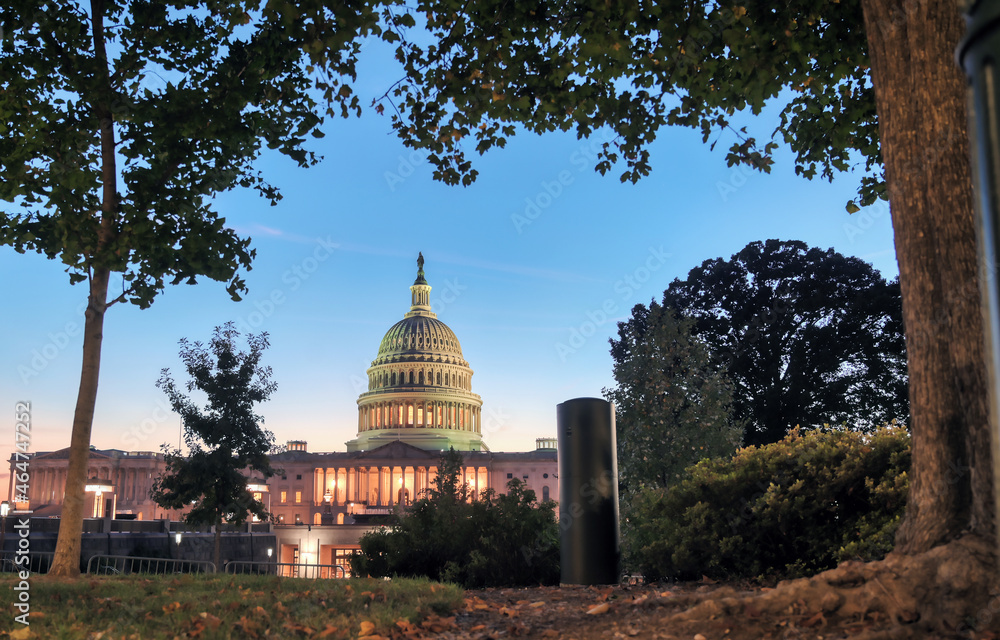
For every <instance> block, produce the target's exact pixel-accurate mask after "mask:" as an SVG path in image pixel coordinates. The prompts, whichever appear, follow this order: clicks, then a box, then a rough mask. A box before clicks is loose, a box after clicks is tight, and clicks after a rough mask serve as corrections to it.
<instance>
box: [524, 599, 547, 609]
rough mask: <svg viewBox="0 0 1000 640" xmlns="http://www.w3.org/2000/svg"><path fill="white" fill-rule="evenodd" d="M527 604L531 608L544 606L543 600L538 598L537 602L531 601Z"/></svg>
mask: <svg viewBox="0 0 1000 640" xmlns="http://www.w3.org/2000/svg"><path fill="white" fill-rule="evenodd" d="M528 606H529V607H531V608H532V609H537V608H538V607H544V606H545V601H544V600H539V601H538V602H532V603H531V604H529V605H528Z"/></svg>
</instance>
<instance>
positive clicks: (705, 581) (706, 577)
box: [701, 576, 716, 584]
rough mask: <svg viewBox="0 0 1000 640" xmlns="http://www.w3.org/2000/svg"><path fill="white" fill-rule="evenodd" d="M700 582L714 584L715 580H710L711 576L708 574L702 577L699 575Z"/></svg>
mask: <svg viewBox="0 0 1000 640" xmlns="http://www.w3.org/2000/svg"><path fill="white" fill-rule="evenodd" d="M701 583H702V584H716V581H715V580H712V579H711V578H709V577H708V576H702V577H701Z"/></svg>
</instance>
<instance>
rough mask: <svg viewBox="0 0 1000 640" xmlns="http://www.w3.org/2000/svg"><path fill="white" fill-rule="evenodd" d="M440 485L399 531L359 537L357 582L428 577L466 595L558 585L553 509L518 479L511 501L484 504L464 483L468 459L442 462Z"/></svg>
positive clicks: (491, 494)
mask: <svg viewBox="0 0 1000 640" xmlns="http://www.w3.org/2000/svg"><path fill="white" fill-rule="evenodd" d="M439 469H440V472H439V474H438V479H437V481H436V483H435V484H436V486H435V488H434V489H433V490H431V491H430V492H429V495H428V496H427V497H424V498H421V499H419V500H417V501H416V502H414V504H413V506H412V507H411V509H410V510H409V511H408V512H406V513H404V514H402V515H400V516H399V518H398V520H397V521H396V523H395V524H393V525H392V526H391V527H388V528H380V529H376V530H375V531H372V532H370V533H367V534H365V535H364V536H362V537H361V541H360V546H361V550H360V552H358V553H355V554H353V555H352V556H351V571H352V572H353V573H354V575H360V576H364V575H369V576H372V577H385V576H423V577H427V578H430V579H432V580H444V581H448V582H455V583H458V584H461V585H462V586H464V587H467V588H473V587H497V586H521V585H538V584H555V583H557V582H558V580H559V547H558V538H559V530H558V526H557V524H556V519H555V503H554V502H551V501H549V502H543V503H541V504H539V503H538V502H537V501H536V500H535V492H534V491H532V490H530V489H526V488H525V487H524V485H523V484H522V483H521V481H520V480H517V479H514V480H511V481H510V482H509V483H508V484H507V494H506V495H500V494H497V493H496V492H495V491H493V490H492V489H487V490H486V491H483V492H482V494H481V495H480V497H479V499H478V500H469V499H468V497H469V496H468V489H467V488H466V487H465V486H461V485H459V484H458V478H459V477H460V474H461V469H462V458H461V456H460V455H459V454H458V453H456V452H455V451H454V450H452V451H450V452H449V453H447V454H445V456H443V457H442V460H441V464H440V466H439Z"/></svg>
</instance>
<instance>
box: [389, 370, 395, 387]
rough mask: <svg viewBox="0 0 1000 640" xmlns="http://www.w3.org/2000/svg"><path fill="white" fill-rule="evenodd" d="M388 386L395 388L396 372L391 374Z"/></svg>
mask: <svg viewBox="0 0 1000 640" xmlns="http://www.w3.org/2000/svg"><path fill="white" fill-rule="evenodd" d="M390 384H391V385H392V386H396V372H395V371H393V372H392V382H391V383H390Z"/></svg>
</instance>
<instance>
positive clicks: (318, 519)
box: [313, 513, 323, 524]
mask: <svg viewBox="0 0 1000 640" xmlns="http://www.w3.org/2000/svg"><path fill="white" fill-rule="evenodd" d="M321 522H323V516H321V515H319V514H318V513H317V514H315V515H313V524H320V523H321Z"/></svg>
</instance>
